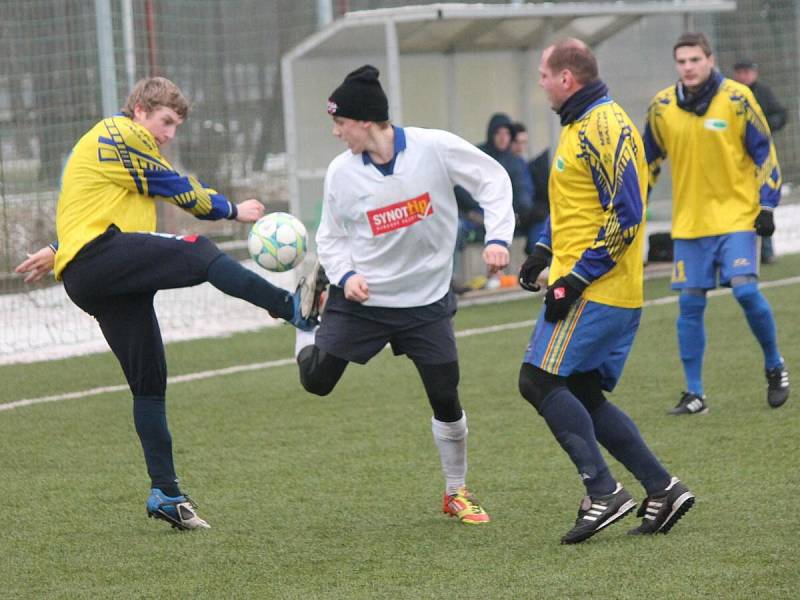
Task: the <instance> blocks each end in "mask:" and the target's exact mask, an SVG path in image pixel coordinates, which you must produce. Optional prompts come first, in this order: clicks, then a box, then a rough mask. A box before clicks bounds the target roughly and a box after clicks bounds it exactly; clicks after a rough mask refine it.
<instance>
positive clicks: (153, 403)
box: [133, 396, 180, 496]
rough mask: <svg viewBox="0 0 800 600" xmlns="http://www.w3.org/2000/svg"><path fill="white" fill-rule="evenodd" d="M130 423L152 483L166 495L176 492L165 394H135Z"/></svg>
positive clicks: (176, 479) (173, 494)
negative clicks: (139, 444)
mask: <svg viewBox="0 0 800 600" xmlns="http://www.w3.org/2000/svg"><path fill="white" fill-rule="evenodd" d="M133 423H134V425H135V426H136V433H137V434H139V440H140V441H141V442H142V450H143V451H144V460H145V463H147V474H148V475H150V481H151V485H152V487H154V488H158V489H160V490H161V491H162V492H164V493H165V494H166V495H167V496H177V495H179V494H180V492H179V491H178V477H177V476H176V475H175V466H174V464H173V461H172V436H171V435H170V433H169V428H168V427H167V410H166V402H165V401H164V397H163V396H134V397H133Z"/></svg>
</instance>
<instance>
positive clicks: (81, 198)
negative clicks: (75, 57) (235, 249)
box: [55, 115, 235, 279]
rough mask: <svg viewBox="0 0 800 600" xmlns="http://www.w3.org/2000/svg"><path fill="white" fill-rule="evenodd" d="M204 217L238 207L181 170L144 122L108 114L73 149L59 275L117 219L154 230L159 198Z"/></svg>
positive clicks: (124, 226)
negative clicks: (183, 173)
mask: <svg viewBox="0 0 800 600" xmlns="http://www.w3.org/2000/svg"><path fill="white" fill-rule="evenodd" d="M156 198H159V199H162V200H166V201H167V202H170V203H172V204H175V205H176V206H179V207H180V208H182V209H184V210H186V211H187V212H190V213H191V214H193V215H194V216H196V217H198V218H200V219H210V220H216V219H222V218H230V217H232V216H234V215H235V207H234V206H233V205H231V203H230V202H229V201H228V200H227V199H226V198H225V196H223V195H221V194H218V193H217V192H216V191H215V190H213V189H211V188H208V187H206V186H205V185H203V184H202V183H200V182H199V181H198V180H197V179H195V178H194V177H192V176H184V175H181V174H179V173H177V172H176V171H175V170H174V169H173V168H172V166H170V164H169V163H168V162H167V161H166V159H164V157H163V156H161V153H160V152H159V150H158V146H157V145H156V142H155V139H154V138H153V136H152V134H151V133H150V132H149V131H148V130H147V129H146V128H144V127H142V126H140V125H138V124H136V123H134V122H133V121H132V120H131V119H129V118H128V117H126V116H123V115H116V116H114V117H110V118H107V119H103V120H102V121H100V122H99V123H98V124H97V125H95V126H94V127H93V128H92V129H90V130H89V131H88V132H87V133H86V134H85V135H84V136H83V137H82V138H81V139H80V140H78V143H77V144H76V145H75V147H74V148H73V149H72V153H71V154H70V156H69V158H68V159H67V163H66V166H65V167H64V173H63V175H62V180H61V192H60V194H59V197H58V207H57V209H56V232H57V235H58V251H57V252H56V262H55V275H56V279H60V278H61V272H62V271H63V270H64V268H65V267H66V266H67V265H68V264H69V262H70V261H71V260H72V259H73V258H75V255H76V254H77V253H78V252H79V251H80V249H81V248H83V247H84V246H85V245H86V244H87V243H88V242H90V241H92V240H93V239H94V238H96V237H97V236H99V235H101V234H102V233H103V232H104V231H106V229H108V227H109V226H110V225H112V224H114V225H116V226H117V227H118V228H119V229H120V230H121V231H124V232H134V231H154V230H155V227H156V205H155V202H154V199H156Z"/></svg>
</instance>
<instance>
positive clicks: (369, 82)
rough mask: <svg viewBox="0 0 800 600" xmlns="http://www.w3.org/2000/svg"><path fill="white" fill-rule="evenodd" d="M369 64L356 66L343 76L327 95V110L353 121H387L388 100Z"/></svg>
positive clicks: (376, 70)
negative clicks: (340, 81)
mask: <svg viewBox="0 0 800 600" xmlns="http://www.w3.org/2000/svg"><path fill="white" fill-rule="evenodd" d="M378 75H380V71H378V69H376V68H375V67H373V66H372V65H364V66H363V67H359V68H358V69H356V70H355V71H353V72H352V73H349V74H348V75H347V77H345V78H344V81H343V82H342V85H340V86H339V87H337V88H336V89H335V90H333V93H332V94H331V97H330V98H328V114H329V115H333V116H335V117H346V118H348V119H355V120H357V121H377V122H380V121H388V120H389V101H388V100H387V99H386V94H384V93H383V88H382V87H381V84H380V82H379V81H378Z"/></svg>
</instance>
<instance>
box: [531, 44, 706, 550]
mask: <svg viewBox="0 0 800 600" xmlns="http://www.w3.org/2000/svg"><path fill="white" fill-rule="evenodd" d="M539 74H540V82H539V83H540V85H541V86H542V88H544V91H545V94H546V95H547V97H548V99H549V100H550V103H551V105H552V107H553V109H554V110H555V111H556V112H557V113H558V115H559V116H560V118H561V125H562V126H563V129H562V131H561V138H560V141H559V144H558V148H557V149H556V153H555V158H554V161H553V166H552V169H551V173H550V182H549V186H550V220H549V222H548V224H547V227H546V229H545V232H544V234H543V235H542V237H541V238H540V239H539V241H538V242H537V244H536V246H535V248H534V249H533V252H532V253H531V255H530V256H529V257H528V259H527V260H526V262H525V264H524V265H523V266H522V268H521V270H520V275H519V279H520V284H521V285H522V287H523V288H525V289H527V290H531V291H536V290H538V284H537V283H536V279H537V277H538V276H539V274H540V273H541V272H542V270H543V269H544V268H546V267H548V266H549V267H550V274H549V286H548V289H547V292H546V294H545V306H544V309H543V311H542V315H540V318H539V319H538V320H537V322H536V326H535V328H534V331H533V335H532V337H531V341H530V344H529V346H528V349H527V351H526V353H525V357H524V362H523V364H522V368H521V370H520V376H519V389H520V393H521V394H522V396H523V397H524V398H525V399H526V400H527V401H528V402H530V403H531V404H532V405H533V406H534V408H536V410H537V411H538V412H539V414H540V415H541V416H542V417H543V418H544V420H545V421H546V422H547V425H548V427H549V428H550V430H551V431H552V432H553V435H554V436H555V438H556V440H557V441H558V442H559V444H561V446H562V448H563V449H564V450H565V451H566V452H567V454H568V455H569V457H570V459H572V462H573V463H574V464H575V467H576V468H577V470H578V473H579V475H580V478H581V481H582V482H583V484H584V486H585V488H586V497H585V498H584V499H583V502H581V506H580V509H579V511H578V518H577V520H576V521H575V525H574V527H573V528H572V529H571V530H570V531H568V532H567V533H566V534H565V535H564V536H563V538H562V539H561V542H562V543H564V544H575V543H578V542H582V541H584V540H586V539H588V538H589V537H591V536H593V535H594V534H595V533H597V532H598V531H600V530H601V529H603V528H605V527H606V526H608V525H610V524H612V523H614V522H615V521H617V520H619V519H621V518H622V517H624V516H625V515H626V514H628V513H629V512H630V511H632V510H633V509H634V507H635V506H636V501H635V500H634V499H633V497H632V496H631V494H630V493H629V492H628V491H627V490H625V488H623V487H622V485H621V484H620V483H618V482H617V481H616V479H615V478H614V477H613V475H612V474H611V472H610V470H609V468H608V465H607V464H606V462H605V459H604V458H603V455H602V454H601V453H600V445H602V446H603V447H605V448H606V450H608V452H609V453H610V454H611V455H612V456H614V458H616V459H617V460H618V461H619V462H620V463H622V465H623V466H625V468H627V469H628V470H629V471H630V472H631V473H632V474H633V475H634V476H635V477H636V479H637V480H639V482H640V483H641V484H642V486H643V487H644V489H645V493H646V495H647V498H646V499H645V501H644V502H643V504H642V507H641V508H640V511H639V516H641V517H644V518H643V520H642V524H641V525H640V526H639V527H637V528H635V529H633V530H632V531H631V532H630V533H631V534H654V533H659V532H660V533H666V532H668V531H669V530H670V529H671V528H672V527H673V525H674V524H675V523H676V522H677V521H678V519H680V518H681V517H682V516H683V514H684V513H686V511H687V510H689V508H691V506H692V505H693V503H694V495H693V494H692V492H690V491H689V489H688V488H687V487H686V486H685V485H684V484H683V483H681V482H680V480H678V479H677V478H676V477H673V476H672V475H671V474H670V473H669V472H668V471H667V470H666V469H665V467H664V466H663V465H662V464H661V463H660V462H659V461H658V459H657V458H656V457H655V456H654V455H653V453H652V452H651V451H650V449H649V448H648V447H647V445H646V444H645V442H644V440H643V439H642V437H641V435H640V434H639V431H638V429H637V428H636V425H635V424H634V423H633V421H632V420H631V419H630V417H628V415H626V414H625V413H624V412H622V411H621V410H620V409H619V408H617V407H616V406H615V405H614V404H612V403H611V402H609V401H608V400H607V399H606V397H605V395H604V392H605V391H611V390H612V389H613V388H614V386H615V384H616V382H617V380H618V379H619V377H620V375H621V373H622V368H623V366H624V364H625V360H626V358H627V356H628V352H629V351H630V348H631V344H632V343H633V338H634V336H635V335H636V331H637V329H638V327H639V318H640V316H641V306H642V301H643V290H642V283H643V281H642V280H643V240H642V238H643V233H644V232H643V227H642V224H643V218H644V217H643V215H644V200H645V197H646V191H647V177H646V172H647V163H646V161H645V158H644V149H643V146H642V140H641V137H640V136H639V133H638V132H637V131H636V128H635V127H634V125H633V124H632V123H631V120H630V118H629V117H628V116H627V115H626V114H625V112H624V111H623V110H622V108H621V107H620V106H619V105H618V104H617V103H616V102H614V101H613V100H612V99H611V98H610V97H609V95H608V88H607V87H606V85H605V84H604V83H603V82H602V81H601V80H600V79H599V78H598V69H597V61H596V59H595V57H594V55H593V54H592V52H591V51H590V50H589V48H588V47H587V46H586V45H585V44H584V43H583V42H581V41H579V40H576V39H567V40H564V41H562V42H559V43H557V44H555V45H554V46H550V47H549V48H547V49H545V51H544V52H543V53H542V60H541V64H540V66H539Z"/></svg>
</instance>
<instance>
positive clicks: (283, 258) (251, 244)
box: [247, 212, 308, 272]
mask: <svg viewBox="0 0 800 600" xmlns="http://www.w3.org/2000/svg"><path fill="white" fill-rule="evenodd" d="M307 238H308V234H307V233H306V228H305V225H303V223H301V222H300V219H298V218H297V217H295V216H294V215H290V214H289V213H285V212H274V213H270V214H268V215H264V216H263V217H261V218H260V219H259V220H258V221H256V222H255V223H253V227H252V228H251V229H250V234H249V235H248V236H247V249H248V250H249V252H250V256H251V257H252V259H253V260H254V261H256V263H257V264H258V265H259V266H260V267H263V268H265V269H266V270H267V271H275V272H283V271H289V270H290V269H294V268H295V267H296V266H297V265H299V264H300V263H301V262H303V259H304V258H305V256H306V250H307V248H308V240H307Z"/></svg>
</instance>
